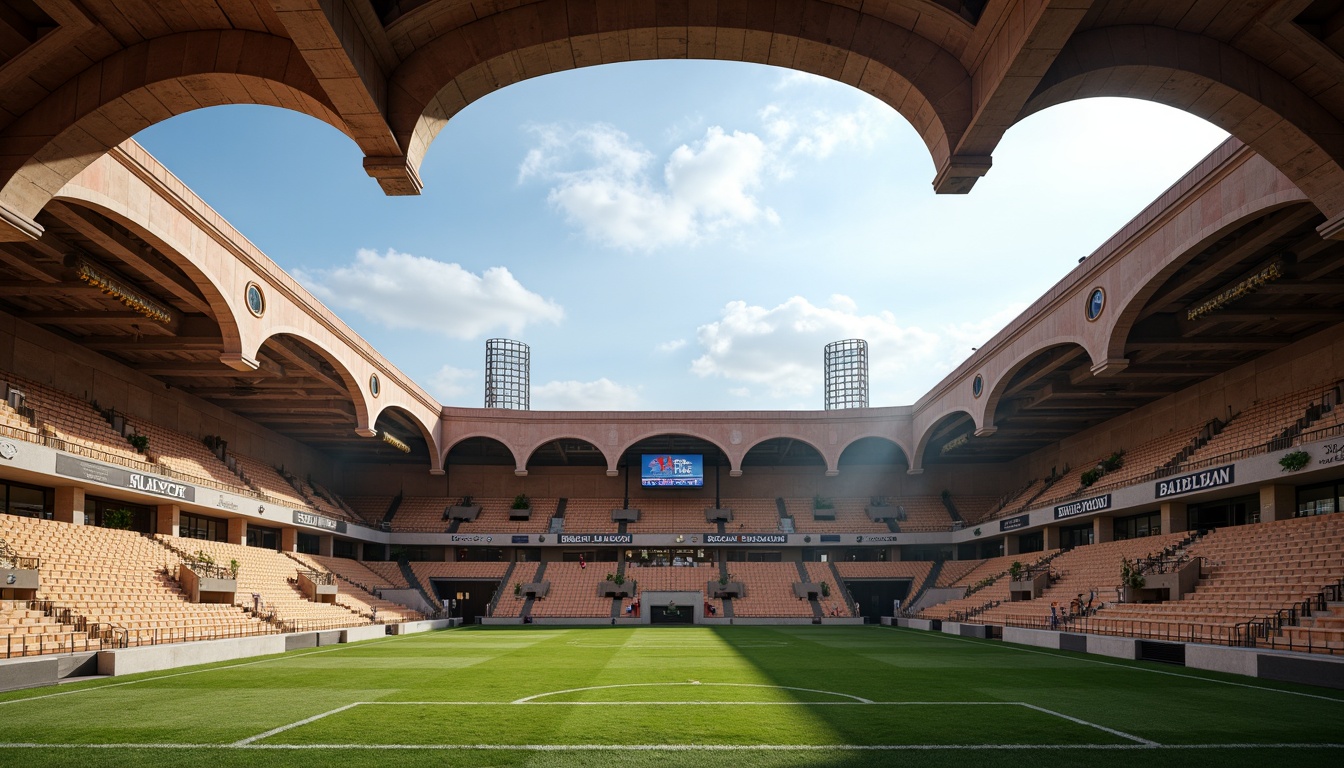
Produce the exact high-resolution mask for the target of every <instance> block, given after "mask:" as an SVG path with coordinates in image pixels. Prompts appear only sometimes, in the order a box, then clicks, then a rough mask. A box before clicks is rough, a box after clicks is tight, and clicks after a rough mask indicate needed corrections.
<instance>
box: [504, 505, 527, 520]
mask: <svg viewBox="0 0 1344 768" xmlns="http://www.w3.org/2000/svg"><path fill="white" fill-rule="evenodd" d="M509 519H510V520H531V519H532V508H531V507H523V508H522V509H512V508H511V509H509Z"/></svg>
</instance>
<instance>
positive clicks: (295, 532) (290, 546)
mask: <svg viewBox="0 0 1344 768" xmlns="http://www.w3.org/2000/svg"><path fill="white" fill-rule="evenodd" d="M280 551H281V552H298V551H299V529H298V528H281V529H280Z"/></svg>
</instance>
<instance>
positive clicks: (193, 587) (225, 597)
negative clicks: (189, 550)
mask: <svg viewBox="0 0 1344 768" xmlns="http://www.w3.org/2000/svg"><path fill="white" fill-rule="evenodd" d="M177 580H178V581H179V582H181V583H182V591H184V592H186V593H187V594H188V595H190V596H191V602H193V603H222V604H224V605H232V604H233V597H234V595H235V594H236V593H237V592H238V580H237V579H210V578H206V577H203V576H199V575H197V573H196V572H195V571H193V570H191V568H188V567H187V566H186V564H182V565H179V566H177Z"/></svg>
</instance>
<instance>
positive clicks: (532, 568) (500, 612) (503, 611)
mask: <svg viewBox="0 0 1344 768" xmlns="http://www.w3.org/2000/svg"><path fill="white" fill-rule="evenodd" d="M540 566H541V563H518V564H517V565H515V566H514V568H513V575H512V576H510V577H509V580H510V581H511V582H513V583H512V584H505V585H503V589H504V591H503V592H502V593H501V594H500V596H499V600H498V601H496V602H495V612H494V614H493V615H494V616H497V617H500V618H512V617H517V616H522V615H523V606H524V605H526V604H527V599H526V598H524V597H523V596H522V595H521V594H519V593H517V592H516V591H515V587H519V586H521V585H523V584H531V583H533V582H535V581H536V580H537V569H538V568H539V567H540ZM548 570H549V568H548Z"/></svg>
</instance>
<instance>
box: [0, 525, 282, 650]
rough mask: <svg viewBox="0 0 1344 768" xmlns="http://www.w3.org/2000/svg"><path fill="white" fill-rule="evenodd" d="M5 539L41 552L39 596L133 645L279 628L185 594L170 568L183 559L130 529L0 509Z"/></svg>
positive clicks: (29, 552) (24, 551)
mask: <svg viewBox="0 0 1344 768" xmlns="http://www.w3.org/2000/svg"><path fill="white" fill-rule="evenodd" d="M0 538H3V539H4V540H5V541H6V542H8V543H9V545H10V546H11V547H12V548H13V549H14V551H15V552H16V553H17V554H19V555H22V556H26V557H37V558H40V566H39V568H38V574H39V577H40V579H41V587H40V588H39V590H38V597H39V598H40V599H43V600H50V601H52V602H53V603H55V604H57V605H59V606H62V607H64V608H68V609H70V610H71V611H73V612H74V613H76V614H78V615H79V616H82V617H84V618H85V619H86V620H87V621H88V622H90V623H97V624H99V625H105V626H106V627H107V628H115V629H116V631H117V632H118V633H124V635H125V637H126V640H127V642H128V643H129V644H131V645H138V644H141V643H150V642H172V641H177V640H188V639H190V640H199V639H208V638H212V637H232V636H239V635H250V634H264V633H267V632H273V631H275V630H274V628H272V627H270V626H268V625H266V624H265V623H263V622H261V621H260V620H258V619H256V618H254V617H251V616H248V615H246V614H245V613H243V612H242V611H240V610H239V609H238V608H236V607H234V606H231V605H207V604H199V603H193V602H191V601H190V600H188V598H187V596H186V595H185V594H184V593H183V592H182V589H181V587H180V585H179V584H178V583H177V581H176V580H175V578H174V577H173V575H170V572H171V574H174V575H175V574H176V568H177V565H178V563H180V562H181V560H180V558H178V557H177V556H176V555H175V554H174V553H172V552H170V551H169V550H168V549H166V548H164V547H161V546H159V545H158V544H155V543H154V542H153V541H152V540H150V539H148V538H145V537H144V536H141V535H140V534H137V533H134V532H132V531H119V530H110V529H107V528H96V527H93V526H88V525H72V524H70V523H61V522H55V521H52V520H37V519H33V518H27V517H16V516H14V515H4V514H0ZM225 562H227V560H226V561H225Z"/></svg>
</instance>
